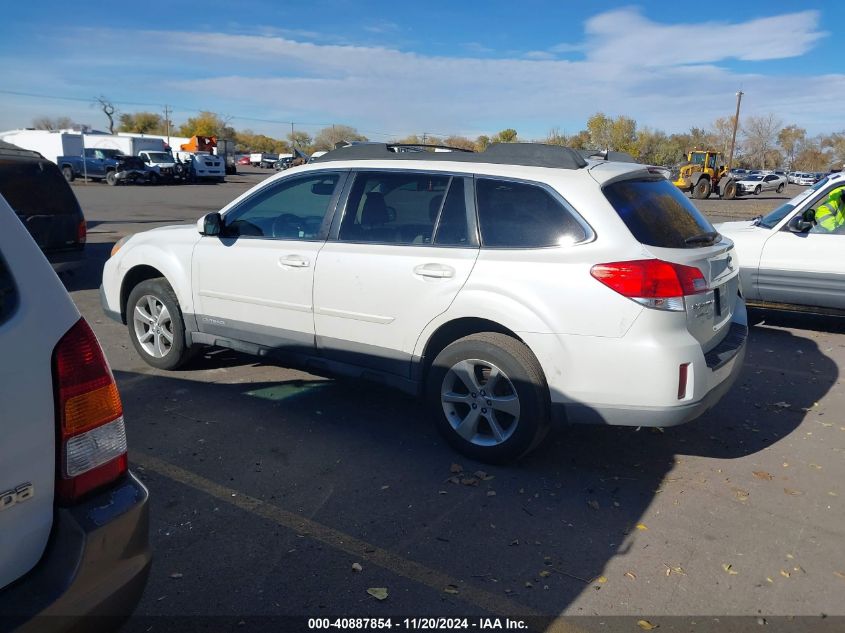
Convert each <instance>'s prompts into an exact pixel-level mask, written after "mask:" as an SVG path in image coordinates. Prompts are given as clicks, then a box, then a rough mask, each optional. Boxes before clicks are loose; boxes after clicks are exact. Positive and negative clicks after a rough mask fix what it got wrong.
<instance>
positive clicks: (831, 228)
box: [816, 186, 845, 233]
mask: <svg viewBox="0 0 845 633" xmlns="http://www.w3.org/2000/svg"><path fill="white" fill-rule="evenodd" d="M843 194H845V186H843V187H838V188H836V189H834V190H833V191H831V192H830V193H829V194H828V196H827V201H826V202H825V203H824V204H823V205H821V206H819V208H818V209H816V225H817V226H819V227H820V228H821V229H822V230H823V231H825V232H826V233H834V232H836V233H838V232H839V231H840V230H845V228H843V227H845V200H843Z"/></svg>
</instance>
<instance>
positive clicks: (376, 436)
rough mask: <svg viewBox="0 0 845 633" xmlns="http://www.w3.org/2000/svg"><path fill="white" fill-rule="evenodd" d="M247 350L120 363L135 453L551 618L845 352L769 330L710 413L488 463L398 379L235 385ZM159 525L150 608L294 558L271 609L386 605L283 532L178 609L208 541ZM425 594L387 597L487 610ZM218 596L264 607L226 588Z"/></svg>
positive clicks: (763, 442)
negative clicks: (436, 421)
mask: <svg viewBox="0 0 845 633" xmlns="http://www.w3.org/2000/svg"><path fill="white" fill-rule="evenodd" d="M775 350H778V351H777V353H775ZM249 358H250V357H245V356H242V355H240V354H236V353H234V352H224V353H220V354H219V355H218V354H216V353H215V352H214V351H213V350H212V351H211V352H210V353H208V354H205V355H204V356H203V358H201V359H198V360H196V361H194V365H193V366H192V367H191V368H190V370H189V371H184V372H173V373H170V374H166V375H163V374H161V373H151V374H137V373H133V372H124V371H116V372H115V375H116V377H117V380H118V383H119V386H120V389H121V394H122V397H123V401H124V409H125V417H126V420H127V428H128V432H129V435H130V437H129V440H130V446H131V447H132V452H133V453H135V454H138V453H143V454H148V455H153V456H156V457H158V458H160V459H162V460H164V461H166V462H170V463H173V464H176V465H178V466H179V467H181V468H184V469H188V470H190V471H192V472H194V473H196V474H197V475H199V476H201V477H204V478H207V479H210V480H212V481H215V482H218V483H220V484H222V485H227V486H231V487H232V488H234V489H236V490H240V491H243V492H245V493H247V494H249V495H251V496H253V497H257V498H260V499H266V500H268V502H269V503H274V504H279V505H281V506H282V507H283V508H285V509H287V510H290V511H292V512H298V513H301V514H302V515H304V516H308V517H316V518H317V519H318V520H320V521H322V522H323V523H325V524H327V525H329V526H330V527H332V528H333V529H336V530H341V531H344V532H346V533H348V534H350V535H351V536H353V537H355V538H358V539H361V540H363V541H365V542H368V543H371V544H373V545H374V546H375V547H379V548H384V549H387V550H389V551H393V552H397V553H401V555H402V556H405V557H409V558H411V559H412V560H413V561H415V562H416V563H420V564H422V565H425V566H427V567H429V568H433V569H436V570H438V571H442V572H444V573H447V574H449V575H450V576H452V577H454V578H458V579H460V582H461V583H462V585H463V583H465V584H466V586H471V587H475V588H479V589H483V590H485V591H488V592H490V593H492V594H494V595H499V596H503V597H507V598H508V599H509V600H512V601H514V602H516V603H518V604H521V605H524V606H525V607H526V608H530V609H532V610H534V611H536V612H539V613H542V614H546V615H550V616H554V615H558V614H561V613H563V612H566V611H567V610H568V609H570V607H571V606H572V605H573V603H574V602H575V601H576V600H577V599H578V597H579V596H580V595H582V593H583V592H586V591H596V590H598V589H600V588H601V584H600V582H598V581H597V580H596V579H598V578H600V577H601V575H602V573H603V572H604V570H605V568H606V567H607V565H608V563H609V562H610V561H611V559H613V558H615V557H624V556H625V555H626V554H627V553H628V552H629V551H630V550H631V548H632V547H633V545H634V543H635V542H636V539H637V537H638V530H639V529H641V528H638V527H637V526H638V524H639V523H640V522H641V521H642V520H643V517H644V515H645V514H646V511H647V510H648V509H649V506H650V505H651V504H652V503H653V502H654V501H655V497H656V495H658V494H660V493H661V492H662V491H663V490H665V489H667V487H669V486H671V485H677V480H678V479H682V480H683V479H684V478H685V477H690V476H691V475H690V474H689V473H687V472H686V471H684V470H683V467H682V466H679V464H682V463H683V462H685V461H688V460H690V459H691V458H697V457H704V458H710V459H720V460H732V459H740V458H743V457H746V456H749V455H753V454H755V453H759V452H761V451H764V450H766V449H768V448H769V447H771V446H773V445H775V444H777V443H778V442H780V441H781V440H783V438H785V437H786V436H788V435H789V434H790V433H792V432H793V431H794V430H795V429H796V428H797V427H798V426H799V425H800V424H801V422H802V420H803V419H804V417H805V416H806V415H807V413H806V412H807V411H808V410H810V409H811V408H812V407H813V403H815V402H817V401H819V400H820V399H821V398H822V397H823V396H824V395H825V394H826V393H827V392H828V391H829V390H830V388H831V387H832V385H833V384H835V382H836V381H837V379H838V369H837V367H836V365H835V363H833V362H832V361H831V360H830V359H829V358H828V357H827V356H825V354H824V353H823V352H822V351H820V350H819V348H818V346H817V345H816V343H815V342H814V341H813V340H811V339H809V338H805V337H802V336H800V335H796V334H792V333H791V332H788V331H785V330H780V329H776V328H771V327H755V328H752V329H751V333H750V336H749V346H748V354H747V359H746V364H745V367H744V369H743V371H742V373H741V375H740V377H739V379H738V381H737V383H736V384H735V386H734V388H733V389H732V390H731V391H730V392H729V393H728V395H727V396H726V397H725V398H723V400H722V401H721V402H720V403H719V404H718V405H717V406H716V407H714V408H713V409H712V410H711V411H709V412H707V413H706V414H704V415H703V416H702V417H701V418H700V419H699V420H697V421H694V422H691V423H689V424H686V425H682V426H678V427H673V428H667V429H648V428H642V429H635V428H627V427H605V426H570V427H566V428H563V429H560V430H557V431H555V432H554V433H553V434H552V435H551V436H550V437H549V438H547V440H546V442H545V444H544V445H543V446H542V447H541V448H539V449H538V450H537V451H535V452H534V453H532V454H530V455H529V456H528V457H526V458H525V459H523V460H522V461H521V462H520V463H519V464H516V465H512V466H489V465H485V464H481V463H478V462H473V461H472V460H469V459H467V458H464V457H462V456H461V455H459V454H457V453H455V452H453V451H452V450H451V449H450V448H449V447H448V445H447V444H446V443H445V442H444V441H443V440H442V439H441V437H440V436H439V435H438V434H437V432H436V431H435V429H434V428H433V425H432V424H431V422H430V420H429V419H428V416H427V415H426V413H425V409H424V407H422V406H421V405H420V403H419V402H418V401H417V400H415V399H413V398H411V397H408V396H406V395H403V394H401V393H398V392H396V391H393V390H390V389H388V388H385V387H381V386H378V385H373V384H370V383H364V382H360V381H351V380H326V379H320V378H304V379H302V380H282V381H279V382H272V381H264V382H245V383H234V384H226V383H225V382H223V380H225V377H226V371H225V369H222V368H224V367H227V366H235V365H238V364H244V363H246V362H249V361H248V359H249ZM253 362H254V359H253ZM218 363H220V364H218ZM227 363H232V365H227ZM271 367H272V365H267V366H265V367H264V368H262V372H265V370H267V369H268V368H271ZM198 371H208V372H215V371H216V373H214V376H215V379H217V380H218V382H216V383H213V384H212V383H210V382H206V381H204V380H205V379H204V377H203V376H200V375H199V374H198V373H197V372H198ZM262 375H263V374H262ZM201 380H203V381H201ZM131 457H132V454H130V458H131ZM254 464H258V465H260V468H257V469H256V468H254V467H253V466H252V465H254ZM150 476H152V477H153V479H152V481H151V482H150V487H151V489H152V499H153V508H154V513H153V526H154V528H155V527H156V526H159V527H161V526H162V525H171V524H174V522H175V521H177V520H178V516H181V515H177V514H174V512H175V511H174V510H171V509H170V508H168V507H166V504H165V503H164V502H163V499H164V498H167V497H170V496H172V495H171V494H170V493H166V492H163V491H160V490H157V486H166V485H168V484H167V482H166V481H165V480H164V478H163V477H158V476H156V475H155V473H152V474H150ZM714 479H716V477H715V476H714ZM232 482H234V483H232ZM688 483H690V484H692V482H691V481H690V482H688ZM713 485H717V484H715V483H714V484H713ZM719 485H726V484H719ZM728 494H734V492H731V491H728ZM735 494H740V493H739V492H736V493H735ZM192 495H193V496H192ZM197 495H199V496H197ZM188 496H189V498H190V500H189V502H188V503H189V504H191V505H192V506H193V507H197V508H199V507H201V506H203V504H204V503H205V502H204V501H203V500H202V499H201V498H200V496H201V493H198V492H192V493H191V495H188ZM158 500H161V501H158ZM180 511H182V512H183V513H184V511H185V508H181V509H180ZM195 512H196V510H195ZM239 525H240V528H237V529H235V528H234V527H233V528H232V530H229V529H227V526H226V525H220V526H218V527H217V531H216V532H215V534H213V535H208V542H207V543H204V544H203V546H202V547H208V548H209V551H210V552H211V553H210V554H209V555H213V556H217V557H220V558H222V559H227V560H230V561H237V560H239V554H238V550H239V549H240V548H241V547H242V546H243V544H244V543H245V542H246V541H250V542H252V541H254V540H255V539H259V536H257V535H258V534H259V533H260V531H261V528H260V527H259V526H256V527H255V528H254V529H255V534H252V532H250V531H247V532H246V533H244V532H243V530H244V527H243V524H239ZM252 529H253V528H249V530H252ZM153 534H154V535H155V534H157V532H156V529H154V530H153ZM294 536H295V535H294ZM154 538H155V539H156V540H154V546H155V548H156V550H157V556H159V557H160V558H161V559H164V560H168V567H167V568H164V569H158V570H157V571H154V573H153V576H152V577H151V580H150V589H148V591H147V593H146V597H145V598H144V600H143V602H142V604H141V606H139V608H138V611H137V613H139V614H143V615H155V614H159V613H167V612H170V613H174V612H176V611H167V610H168V609H171V610H173V609H184V610H183V611H178V612H180V613H184V614H190V613H194V612H197V613H202V607H198V606H197V605H198V604H199V605H202V604H203V602H202V597H203V595H204V594H205V592H206V591H207V590H210V587H209V583H211V584H213V585H215V587H216V591H218V592H219V593H221V594H225V589H226V587H229V586H234V585H235V584H237V582H238V579H239V578H240V577H241V576H242V575H243V574H246V573H249V574H251V575H254V576H255V577H257V578H258V579H261V578H267V579H269V578H270V577H271V576H272V574H273V573H275V571H276V570H277V569H278V566H283V568H284V569H285V579H283V580H282V585H283V586H284V592H285V594H286V600H285V602H284V604H281V606H279V605H277V607H278V609H277V610H276V611H273V613H280V614H286V615H295V616H304V615H309V614H311V613H312V610H311V609H312V608H313V607H314V605H316V604H323V605H328V606H329V607H331V610H332V612H338V613H343V614H344V615H358V614H360V615H367V613H369V611H368V609H371V605H370V604H368V603H361V602H357V601H352V602H347V601H345V600H346V598H344V596H346V592H345V590H344V587H345V585H346V583H348V582H349V578H348V571H347V570H346V568H345V569H344V571H342V572H341V571H338V569H337V568H336V566H334V567H333V566H328V567H326V568H321V569H319V570H316V571H315V569H314V568H313V566H312V561H310V560H301V559H297V560H293V559H291V558H290V557H288V558H285V557H284V556H283V554H282V553H280V552H279V551H277V549H278V548H277V549H273V547H271V546H270V545H268V546H267V547H266V548H264V547H261V548H260V549H261V552H260V556H258V559H257V560H256V559H255V558H253V559H251V560H252V563H251V565H252V567H251V568H250V569H249V570H247V569H238V568H237V567H236V566H235V567H232V568H227V569H222V568H221V569H219V570H217V573H216V574H215V575H214V576H209V575H207V574H206V575H204V576H202V577H203V578H204V580H203V582H202V583H197V584H195V585H191V583H190V582H189V581H186V580H182V581H180V582H181V583H182V584H181V585H180V589H181V590H182V594H183V600H184V605H181V604H176V603H175V602H174V600H175V598H174V600H170V602H169V604H167V605H164V606H163V605H162V604H160V603H159V602H157V600H156V598H157V597H158V596H160V595H163V593H165V592H167V587H168V586H169V585H168V583H172V581H171V580H169V579H168V577H167V572H168V571H169V569H180V568H181V567H179V565H190V564H191V560H192V559H191V556H197V555H199V554H198V553H197V550H196V547H199V546H198V545H196V539H195V538H193V540H191V541H190V543H192V544H193V547H194V548H195V549H190V548H188V544H187V543H186V542H185V541H184V540H182V537H180V536H179V535H175V536H173V535H171V536H168V537H167V538H161V537H154ZM690 538H693V536H692V535H691V536H690ZM294 540H295V538H294ZM256 547H258V546H256ZM280 547H281V549H284V547H286V546H280ZM656 547H657V549H658V550H659V548H660V545H659V544H658V545H656ZM186 548H188V549H186ZM362 555H363V554H362ZM654 555H655V556H656V555H657V553H656V552H655V554H654ZM667 560H668V557H667ZM232 565H236V564H235V563H232ZM365 566H366V562H365ZM286 579H287V580H286ZM294 579H295V580H294ZM276 582H278V580H277V581H276ZM217 585H219V587H218V586H217ZM545 587H549V589H547V590H544V588H545ZM417 591H418V592H419V596H418V597H417V600H418V602H417V603H408V602H402V600H401V598H400V597H396V598H395V599H394V602H392V603H391V606H390V609H395V610H399V611H396V613H397V614H398V613H399V612H400V611H401V610H402V609H406V610H407V609H410V608H412V607H413V605H414V604H416V605H418V606H417V611H414V613H418V614H421V615H423V614H427V613H426V610H425V609H423V607H425V606H426V605H431V604H432V603H433V604H435V605H436V606H437V608H436V609H435V610H436V611H437V614H438V615H449V614H450V613H455V614H463V615H466V614H467V613H477V614H479V615H481V614H484V612H483V610H481V609H480V607H478V606H477V605H473V604H472V603H466V602H461V600H460V599H459V598H460V597H459V596H457V597H456V600H455V601H453V602H442V600H443V597H442V593H441V592H440V591H437V592H436V593H437V596H436V597H434V598H431V599H430V600H429V599H427V598H426V597H425V596H426V588H425V587H424V586H419V587H418V588H417ZM503 592H504V593H503ZM218 609H219V610H221V611H220V612H221V613H231V614H237V615H251V614H254V613H257V612H259V611H261V608H259V607H258V606H257V605H253V604H250V603H248V602H247V603H244V602H243V601H241V602H234V601H233V602H231V603H230V602H227V601H226V600H223V602H221V603H220V604H218ZM390 609H389V610H388V611H389V612H392V611H390ZM421 609H422V610H421ZM261 612H263V611H261ZM402 612H404V611H402ZM382 613H384V612H382ZM576 614H577V613H576ZM514 615H516V614H514Z"/></svg>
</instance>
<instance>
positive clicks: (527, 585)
mask: <svg viewBox="0 0 845 633" xmlns="http://www.w3.org/2000/svg"><path fill="white" fill-rule="evenodd" d="M533 586H534V585H532V584H531V582H529V581H528V580H526V581H525V588H526V589H531V587H533Z"/></svg>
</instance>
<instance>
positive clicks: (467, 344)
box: [426, 332, 551, 463]
mask: <svg viewBox="0 0 845 633" xmlns="http://www.w3.org/2000/svg"><path fill="white" fill-rule="evenodd" d="M462 362H468V363H469V365H467V366H472V367H474V369H473V370H472V371H471V372H470V373H471V374H472V376H473V379H471V380H472V381H473V384H477V385H478V387H479V390H478V391H477V392H476V391H472V390H471V389H470V387H469V386H467V384H466V383H464V382H462V381H461V379H460V378H459V375H460V372H459V371H458V372H456V371H455V368H456V367H458V368H460V365H459V364H460V363H462ZM484 366H486V367H487V370H488V373H487V375H488V376H489V371H491V370H492V369H493V368H496V369H498V370H499V371H500V372H501V374H504V380H502V378H501V377H500V378H499V379H498V380H497V381H496V384H495V385H494V386H493V389H494V391H495V392H496V393H491V394H485V393H484V391H483V389H484V387H485V386H486V384H488V383H487V379H486V378H485V373H484V369H483V367H484ZM501 374H500V376H501ZM450 381H451V383H452V384H451V385H450ZM456 389H457V391H456ZM463 391H466V393H465V394H464V393H463ZM444 392H445V393H451V394H452V396H453V397H457V398H461V399H463V398H466V402H463V401H462V402H460V403H455V401H452V403H449V402H446V403H444V401H443V399H442V396H443V394H444ZM456 394H457V395H456ZM513 396H516V404H517V415H516V416H513V415H512V414H510V413H502V411H503V409H499V408H497V407H495V406H491V405H492V404H493V402H492V401H493V400H498V401H499V402H505V401H509V402H513ZM487 398H490V400H488V399H487ZM426 400H427V404H428V406H429V408H430V410H431V415H432V416H433V417H434V420H435V424H436V426H437V429H438V430H439V431H440V433H442V434H443V436H444V438H445V439H446V441H447V442H449V444H450V445H451V446H452V447H453V448H455V450H457V451H459V452H461V453H463V454H464V455H466V456H468V457H470V458H472V459H476V460H479V461H483V462H489V463H505V462H511V461H514V460H516V459H519V458H520V457H522V456H523V455H525V454H526V453H528V452H529V451H531V450H532V449H533V448H534V447H536V446H537V445H538V444H539V443H540V442H541V441H542V439H543V438H544V437H545V435H546V433H547V432H548V430H549V428H550V426H551V415H550V409H551V405H550V402H549V387H548V385H547V384H546V378H545V376H544V375H543V370H542V368H541V367H540V363H539V362H538V361H537V358H536V357H535V356H534V354H532V353H531V350H529V349H528V347H526V346H525V345H524V344H523V343H521V342H520V341H518V340H516V339H514V338H511V337H510V336H506V335H504V334H499V333H494V332H483V333H479V334H472V335H470V336H466V337H464V338H461V339H458V340H457V341H455V342H453V343H451V344H449V345H447V346H446V347H445V348H444V349H443V350H442V351H441V352H440V353H439V354H438V355H437V357H436V358H435V359H434V362H433V363H432V365H431V368H430V369H429V372H428V379H427V381H426ZM447 408H451V412H450V413H448V414H447ZM488 409H489V413H488ZM473 410H474V411H477V412H478V413H475V414H474V416H475V417H474V420H476V422H475V423H474V424H471V425H470V426H468V427H467V428H468V429H470V428H471V429H472V430H471V432H472V434H473V437H472V438H470V439H466V438H465V437H463V436H462V435H460V434H459V433H458V431H457V430H456V427H459V426H462V422H467V421H468V420H469V416H470V414H471V413H472V411H473ZM493 421H495V426H496V427H498V429H499V431H500V432H503V434H502V439H498V438H496V437H494V435H495V431H494V424H493ZM464 426H465V425H464Z"/></svg>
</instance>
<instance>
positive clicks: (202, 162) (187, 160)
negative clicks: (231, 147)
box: [175, 151, 226, 182]
mask: <svg viewBox="0 0 845 633" xmlns="http://www.w3.org/2000/svg"><path fill="white" fill-rule="evenodd" d="M175 155H176V158H178V159H179V160H181V161H182V162H183V163H184V164H185V165H186V167H187V170H188V180H189V181H191V182H196V181H197V180H216V181H217V182H225V180H226V161H225V160H224V159H223V158H222V157H220V156H215V155H214V154H212V153H211V152H185V151H178V152H175Z"/></svg>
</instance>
